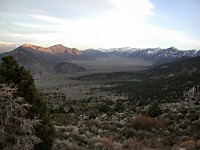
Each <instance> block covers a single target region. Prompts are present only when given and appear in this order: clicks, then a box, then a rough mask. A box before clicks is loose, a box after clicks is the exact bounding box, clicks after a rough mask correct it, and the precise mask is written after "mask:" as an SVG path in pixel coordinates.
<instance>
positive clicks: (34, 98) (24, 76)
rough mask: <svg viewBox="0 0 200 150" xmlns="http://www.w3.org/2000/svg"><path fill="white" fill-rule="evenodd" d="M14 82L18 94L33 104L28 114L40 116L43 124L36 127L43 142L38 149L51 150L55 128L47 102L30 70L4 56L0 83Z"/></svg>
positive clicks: (0, 71) (0, 70)
mask: <svg viewBox="0 0 200 150" xmlns="http://www.w3.org/2000/svg"><path fill="white" fill-rule="evenodd" d="M1 83H3V84H13V85H16V86H17V95H18V96H20V97H22V98H24V100H25V101H26V102H27V103H29V104H30V105H32V107H31V108H30V109H29V111H28V113H27V115H28V116H29V117H30V118H31V119H33V118H34V117H35V116H38V119H40V120H41V125H40V126H38V127H37V128H36V136H37V137H39V138H40V139H41V141H42V142H41V143H39V144H37V145H36V146H35V149H38V150H50V149H51V148H52V145H53V141H54V134H55V129H54V126H53V124H52V121H51V119H50V114H49V112H48V111H47V104H46V102H45V100H44V98H43V97H42V95H41V94H39V93H38V91H37V89H36V87H35V84H34V79H33V77H32V76H31V74H30V72H29V71H27V70H26V69H24V67H22V66H19V64H18V63H17V61H16V60H15V59H14V58H13V57H12V56H6V57H3V58H2V63H1V64H0V84H1Z"/></svg>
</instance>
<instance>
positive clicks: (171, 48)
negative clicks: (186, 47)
mask: <svg viewBox="0 0 200 150" xmlns="http://www.w3.org/2000/svg"><path fill="white" fill-rule="evenodd" d="M168 49H170V50H174V51H179V50H178V49H177V48H176V47H174V46H172V47H170V48H168Z"/></svg>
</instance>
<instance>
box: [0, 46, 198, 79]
mask: <svg viewBox="0 0 200 150" xmlns="http://www.w3.org/2000/svg"><path fill="white" fill-rule="evenodd" d="M8 55H11V56H13V57H14V58H15V59H16V60H17V61H18V62H19V63H20V64H21V65H22V66H24V67H25V68H26V69H28V70H30V71H31V73H32V74H33V75H34V76H35V77H40V76H43V75H48V74H55V73H71V72H79V71H84V70H85V68H83V67H80V66H78V65H75V64H72V63H70V62H71V61H75V60H78V61H91V60H97V59H99V58H109V57H113V56H115V57H116V56H117V57H125V58H129V59H131V58H140V59H144V60H150V61H152V62H154V64H155V65H160V64H164V63H167V62H173V61H176V60H178V59H183V58H189V57H197V56H200V50H186V51H183V50H179V49H177V48H176V47H174V46H172V47H170V48H166V49H161V48H159V47H158V48H145V49H141V48H130V47H124V48H112V49H97V50H95V49H87V50H84V51H80V50H78V49H76V48H69V47H66V46H63V45H62V44H56V45H53V46H50V47H41V46H36V45H32V44H23V45H21V46H19V47H17V48H15V49H14V50H13V51H10V52H4V53H0V57H3V56H8Z"/></svg>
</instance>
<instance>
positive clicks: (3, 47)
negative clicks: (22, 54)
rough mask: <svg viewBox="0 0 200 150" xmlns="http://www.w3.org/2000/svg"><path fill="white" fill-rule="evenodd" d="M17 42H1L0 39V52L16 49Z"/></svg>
mask: <svg viewBox="0 0 200 150" xmlns="http://www.w3.org/2000/svg"><path fill="white" fill-rule="evenodd" d="M19 46H20V45H19V44H15V43H6V42H1V41H0V53H3V52H9V51H11V50H14V49H16V48H17V47H19Z"/></svg>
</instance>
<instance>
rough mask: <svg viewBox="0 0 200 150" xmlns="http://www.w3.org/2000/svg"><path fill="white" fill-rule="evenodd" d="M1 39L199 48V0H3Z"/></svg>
mask: <svg viewBox="0 0 200 150" xmlns="http://www.w3.org/2000/svg"><path fill="white" fill-rule="evenodd" d="M0 41H2V42H9V43H19V44H24V43H31V44H35V45H40V46H51V45H54V44H63V45H65V46H68V47H76V48H79V49H87V48H112V47H134V48H139V47H140V48H146V47H161V48H167V47H171V46H175V47H177V48H178V49H183V50H184V49H200V0H0Z"/></svg>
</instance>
